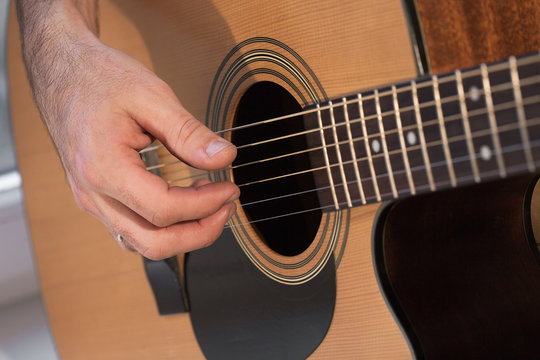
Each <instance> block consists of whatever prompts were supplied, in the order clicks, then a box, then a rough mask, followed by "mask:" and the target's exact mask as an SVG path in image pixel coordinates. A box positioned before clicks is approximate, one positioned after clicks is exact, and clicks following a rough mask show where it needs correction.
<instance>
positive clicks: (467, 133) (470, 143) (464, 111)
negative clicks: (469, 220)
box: [455, 70, 480, 183]
mask: <svg viewBox="0 0 540 360" xmlns="http://www.w3.org/2000/svg"><path fill="white" fill-rule="evenodd" d="M455 74H456V82H457V90H458V97H459V107H460V111H461V116H462V119H463V127H464V129H465V138H466V139H467V150H468V151H469V157H470V159H471V160H470V161H471V167H472V170H473V175H474V182H476V183H479V182H480V173H479V172H478V164H477V162H476V154H475V151H474V145H473V139H472V135H471V126H470V124H469V114H468V112H467V105H466V102H465V91H464V90H463V80H462V77H461V71H459V70H456V72H455Z"/></svg>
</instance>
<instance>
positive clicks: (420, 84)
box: [139, 53, 540, 154]
mask: <svg viewBox="0 0 540 360" xmlns="http://www.w3.org/2000/svg"><path fill="white" fill-rule="evenodd" d="M512 58H513V57H512ZM538 58H540V53H534V54H531V55H528V56H525V57H522V58H519V59H517V60H516V64H517V66H524V65H530V64H534V63H535V62H538ZM487 69H488V71H489V72H490V73H494V72H497V71H501V70H509V71H510V62H509V60H507V61H504V62H500V63H495V64H489V65H487ZM477 75H481V69H480V68H475V69H472V70H466V71H465V72H462V73H461V78H462V79H468V78H471V77H473V76H477ZM436 76H437V78H438V82H439V84H444V83H447V82H452V81H456V79H457V78H456V72H453V73H446V74H441V75H436ZM431 79H432V77H424V78H418V79H415V80H411V81H409V82H403V83H399V84H397V85H396V86H400V85H402V84H406V83H409V84H410V83H413V82H416V88H417V89H422V88H424V87H429V86H431V85H432V82H431V81H430V80H431ZM510 83H511V82H510ZM382 88H384V87H382ZM410 90H412V86H403V87H399V88H397V89H396V91H397V93H398V94H399V93H402V92H406V91H410ZM479 90H480V89H479ZM371 91H374V90H371ZM368 92H369V91H368ZM391 94H392V90H386V91H382V92H379V93H378V94H375V93H374V94H372V95H367V96H364V97H363V101H369V100H373V99H376V98H381V97H383V96H386V95H391ZM357 103H358V100H348V101H346V102H344V103H343V102H342V103H338V104H332V105H325V106H321V107H319V108H314V109H310V110H304V111H300V112H297V113H293V114H288V115H283V116H279V117H275V118H271V119H266V120H261V121H258V122H254V123H251V124H246V125H242V126H237V127H232V128H228V129H223V130H219V131H216V132H215V133H216V134H218V135H219V134H224V133H228V132H233V131H238V130H243V129H247V128H249V127H254V126H258V125H263V124H269V123H273V122H276V121H282V120H286V119H290V118H294V117H298V116H302V115H307V114H312V113H316V112H318V111H324V110H329V109H333V108H335V107H339V106H343V105H349V104H357ZM318 130H319V129H317V131H318ZM163 147H164V145H163V144H159V145H151V146H148V147H146V148H144V149H142V150H141V151H139V153H141V154H143V153H145V152H148V151H154V150H157V149H160V148H163Z"/></svg>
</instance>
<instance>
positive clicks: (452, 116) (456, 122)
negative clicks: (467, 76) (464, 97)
mask: <svg viewBox="0 0 540 360" xmlns="http://www.w3.org/2000/svg"><path fill="white" fill-rule="evenodd" d="M460 75H461V74H460ZM437 82H438V89H439V94H440V97H441V103H442V106H441V109H442V114H443V118H444V127H445V132H446V137H447V139H448V149H449V152H450V156H451V161H452V167H453V170H454V175H455V178H456V182H457V184H458V186H459V185H461V184H470V183H471V179H474V170H473V167H472V165H471V157H472V158H474V151H473V155H472V156H471V152H470V151H469V148H468V144H467V134H466V131H465V128H466V124H465V123H464V119H463V116H462V111H461V105H460V98H459V91H458V83H457V79H456V74H455V73H451V74H446V75H442V76H439V78H438V81H437Z"/></svg>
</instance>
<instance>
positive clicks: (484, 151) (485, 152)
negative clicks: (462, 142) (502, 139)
mask: <svg viewBox="0 0 540 360" xmlns="http://www.w3.org/2000/svg"><path fill="white" fill-rule="evenodd" d="M480 157H481V158H482V160H484V161H488V160H489V159H491V149H490V148H489V147H488V146H487V145H483V146H482V147H481V148H480Z"/></svg>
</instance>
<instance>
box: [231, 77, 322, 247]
mask: <svg viewBox="0 0 540 360" xmlns="http://www.w3.org/2000/svg"><path fill="white" fill-rule="evenodd" d="M301 110H302V107H301V106H300V105H299V104H298V102H297V101H296V100H295V98H294V97H293V96H292V95H291V94H289V93H288V92H287V91H286V90H285V89H284V88H282V87H281V86H279V85H277V84H275V83H272V82H260V83H257V84H255V85H253V86H251V87H250V88H249V89H248V90H247V91H246V93H245V94H244V95H243V96H242V98H241V100H240V103H239V105H238V108H237V111H236V116H235V120H234V126H241V125H246V124H250V123H257V122H259V121H262V120H266V119H272V118H276V117H279V116H283V115H287V114H294V113H297V112H299V111H301ZM304 130H305V129H304V123H303V118H302V116H297V117H293V118H288V119H286V120H280V121H276V122H272V123H269V124H264V125H257V126H252V127H250V128H247V129H243V130H238V131H234V132H233V133H232V142H233V143H234V144H235V145H237V146H242V145H248V144H253V143H258V142H261V141H265V140H271V139H277V138H280V137H283V136H286V135H290V134H296V133H299V132H302V131H304ZM307 148H308V146H307V142H306V139H305V137H304V136H294V137H290V138H287V139H281V140H274V141H269V142H267V143H264V144H259V145H253V146H247V147H246V148H243V149H239V150H238V156H237V158H236V160H235V162H234V163H233V166H235V168H234V169H233V174H234V178H235V182H236V184H237V185H239V186H240V189H241V191H242V193H241V196H240V202H241V204H242V206H243V209H244V212H245V214H246V216H247V217H248V220H249V221H250V222H251V225H252V226H253V228H254V229H255V231H256V232H257V233H258V235H259V236H260V237H261V238H262V239H263V241H264V242H265V243H266V244H267V245H268V246H269V247H270V248H271V249H272V250H274V251H275V252H277V253H279V254H281V255H286V256H294V255H298V254H300V253H302V252H303V251H304V250H306V249H307V248H308V247H309V245H310V244H311V242H312V241H313V239H314V237H315V235H316V233H317V230H318V228H319V224H320V222H321V217H322V212H321V211H320V210H318V208H319V201H318V197H317V193H316V192H315V191H314V189H315V181H314V179H313V174H312V173H311V172H307V173H304V174H300V175H294V176H286V175H288V174H292V173H297V172H302V171H304V170H309V169H310V167H311V166H310V161H309V153H307V152H306V153H301V154H297V155H292V156H286V155H287V154H292V153H295V152H298V151H302V150H306V149H307ZM284 155H285V156H284ZM275 157H280V158H278V159H273V160H270V161H265V160H266V159H270V158H275ZM253 162H255V163H254V164H252V165H248V166H241V165H242V164H247V163H253ZM278 177H279V178H278ZM268 179H272V180H268ZM244 184H248V185H244Z"/></svg>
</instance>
